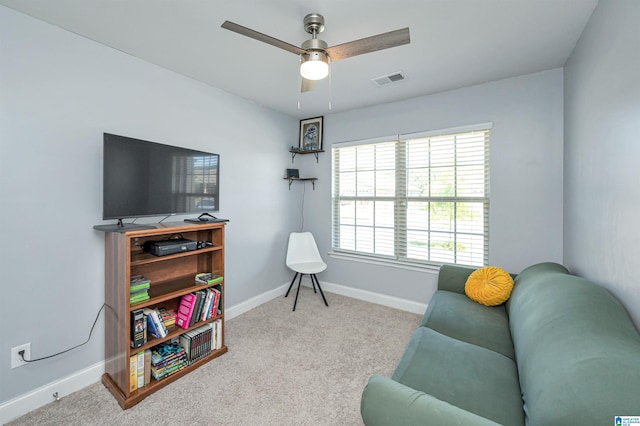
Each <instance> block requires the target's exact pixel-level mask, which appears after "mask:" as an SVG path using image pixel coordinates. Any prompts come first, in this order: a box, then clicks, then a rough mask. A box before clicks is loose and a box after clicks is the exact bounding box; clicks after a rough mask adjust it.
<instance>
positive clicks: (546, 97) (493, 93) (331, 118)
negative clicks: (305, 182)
mask: <svg viewBox="0 0 640 426" xmlns="http://www.w3.org/2000/svg"><path fill="white" fill-rule="evenodd" d="M562 84H563V83H562V70H561V69H555V70H551V71H546V72H541V73H536V74H531V75H525V76H521V77H516V78H511V79H506V80H501V81H497V82H493V83H488V84H483V85H478V86H474V87H468V88H463V89H459V90H454V91H450V92H445V93H441V94H437V95H432V96H426V97H419V98H415V99H411V100H407V101H403V102H397V103H391V104H386V105H379V106H375V107H371V108H364V109H359V110H356V111H350V112H345V113H340V114H332V115H328V116H326V117H325V150H326V151H327V152H326V153H324V154H321V155H320V163H319V164H317V165H316V164H315V159H314V160H312V161H308V162H307V163H305V164H304V167H305V169H306V170H308V171H306V174H308V175H311V174H313V173H315V174H316V175H317V176H318V177H319V180H318V183H317V184H316V191H307V202H306V203H305V220H306V223H308V224H309V226H308V227H309V229H310V230H311V231H313V232H314V234H315V235H316V239H317V240H318V245H319V246H320V247H321V252H322V253H323V254H325V259H326V260H327V263H328V264H329V267H328V268H327V271H326V272H324V273H323V274H322V278H321V279H323V280H325V281H329V282H332V283H337V284H342V285H345V286H352V287H355V288H358V289H364V290H369V291H373V292H377V293H382V294H386V295H390V296H394V297H399V298H402V299H408V300H412V301H416V302H421V303H426V302H427V301H428V300H429V299H430V297H431V295H432V293H433V292H434V291H435V288H436V283H435V279H436V275H435V273H429V272H419V271H411V270H405V269H398V268H394V267H389V266H379V265H371V264H366V263H358V262H353V261H349V260H342V259H336V258H332V257H330V256H327V255H326V253H328V252H329V251H331V206H330V199H331V144H333V143H335V142H341V141H348V140H356V139H365V138H373V137H379V136H388V135H393V134H398V133H411V132H419V131H426V130H436V129H446V128H451V127H457V126H464V125H470V124H479V123H485V122H493V129H492V131H491V177H490V179H491V183H490V184H491V207H490V237H489V238H490V248H489V249H490V255H489V259H490V263H491V264H493V265H497V266H501V267H503V268H506V269H507V270H509V271H512V272H520V271H521V270H522V269H523V268H525V267H526V266H528V265H531V264H533V263H537V262H541V261H555V262H561V261H562V196H563V194H562V191H563V190H562V154H563V150H562V138H563V116H562V109H563V99H562V93H563V89H562ZM381 90H385V89H384V88H383V89H381ZM305 160H306V159H305Z"/></svg>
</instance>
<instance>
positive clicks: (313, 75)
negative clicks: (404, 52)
mask: <svg viewBox="0 0 640 426" xmlns="http://www.w3.org/2000/svg"><path fill="white" fill-rule="evenodd" d="M303 22H304V30H305V31H306V32H308V33H309V34H311V39H309V40H306V41H305V42H303V43H302V45H301V47H298V46H294V45H293V44H289V43H287V42H284V41H282V40H278V39H277V38H274V37H271V36H268V35H266V34H263V33H260V32H258V31H255V30H252V29H250V28H247V27H243V26H242V25H239V24H236V23H233V22H230V21H224V23H223V24H222V28H224V29H227V30H230V31H233V32H236V33H238V34H242V35H244V36H247V37H250V38H253V39H256V40H258V41H262V42H264V43H267V44H270V45H272V46H275V47H279V48H280V49H284V50H286V51H289V52H291V53H295V54H296V55H300V75H301V77H302V87H301V91H302V92H308V91H310V90H313V88H314V86H315V82H316V81H317V80H322V79H323V78H325V77H326V76H327V75H328V74H329V62H335V61H339V60H341V59H346V58H350V57H352V56H356V55H362V54H364V53H370V52H375V51H377V50H383V49H388V48H390V47H396V46H401V45H403V44H408V43H409V42H410V41H411V39H410V37H409V28H408V27H407V28H402V29H399V30H395V31H389V32H387V33H383V34H378V35H374V36H371V37H365V38H362V39H360V40H354V41H350V42H347V43H343V44H339V45H337V46H332V47H328V46H327V43H325V42H324V41H323V40H320V39H319V38H318V34H320V33H321V32H322V31H324V17H323V16H322V15H320V14H319V13H310V14H308V15H307V16H305V17H304V21H303Z"/></svg>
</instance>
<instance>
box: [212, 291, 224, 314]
mask: <svg viewBox="0 0 640 426" xmlns="http://www.w3.org/2000/svg"><path fill="white" fill-rule="evenodd" d="M212 290H213V291H214V292H215V295H214V299H213V303H212V304H211V318H214V317H215V316H217V315H218V307H219V306H220V298H221V296H222V293H220V290H218V289H217V288H213V289H212Z"/></svg>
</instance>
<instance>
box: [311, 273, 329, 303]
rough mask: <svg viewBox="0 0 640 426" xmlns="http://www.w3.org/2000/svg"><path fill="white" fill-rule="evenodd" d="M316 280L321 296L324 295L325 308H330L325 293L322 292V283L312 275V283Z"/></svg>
mask: <svg viewBox="0 0 640 426" xmlns="http://www.w3.org/2000/svg"><path fill="white" fill-rule="evenodd" d="M314 279H315V280H316V284H318V290H320V294H321V295H322V300H324V304H325V306H329V304H328V303H327V299H326V298H325V297H324V293H323V292H322V287H320V281H318V277H316V274H311V281H313V280H314Z"/></svg>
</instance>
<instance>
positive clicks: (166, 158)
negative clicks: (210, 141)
mask: <svg viewBox="0 0 640 426" xmlns="http://www.w3.org/2000/svg"><path fill="white" fill-rule="evenodd" d="M103 150H104V162H103V164H104V168H103V199H102V200H103V204H102V218H103V219H104V220H108V219H118V223H119V224H120V225H121V226H122V219H126V218H138V217H144V216H168V215H176V214H190V213H199V214H202V213H208V212H217V211H218V210H219V209H220V156H219V155H218V154H213V153H209V152H203V151H196V150H193V149H188V148H180V147H176V146H170V145H164V144H160V143H156V142H149V141H144V140H140V139H134V138H129V137H125V136H118V135H113V134H110V133H104V146H103Z"/></svg>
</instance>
